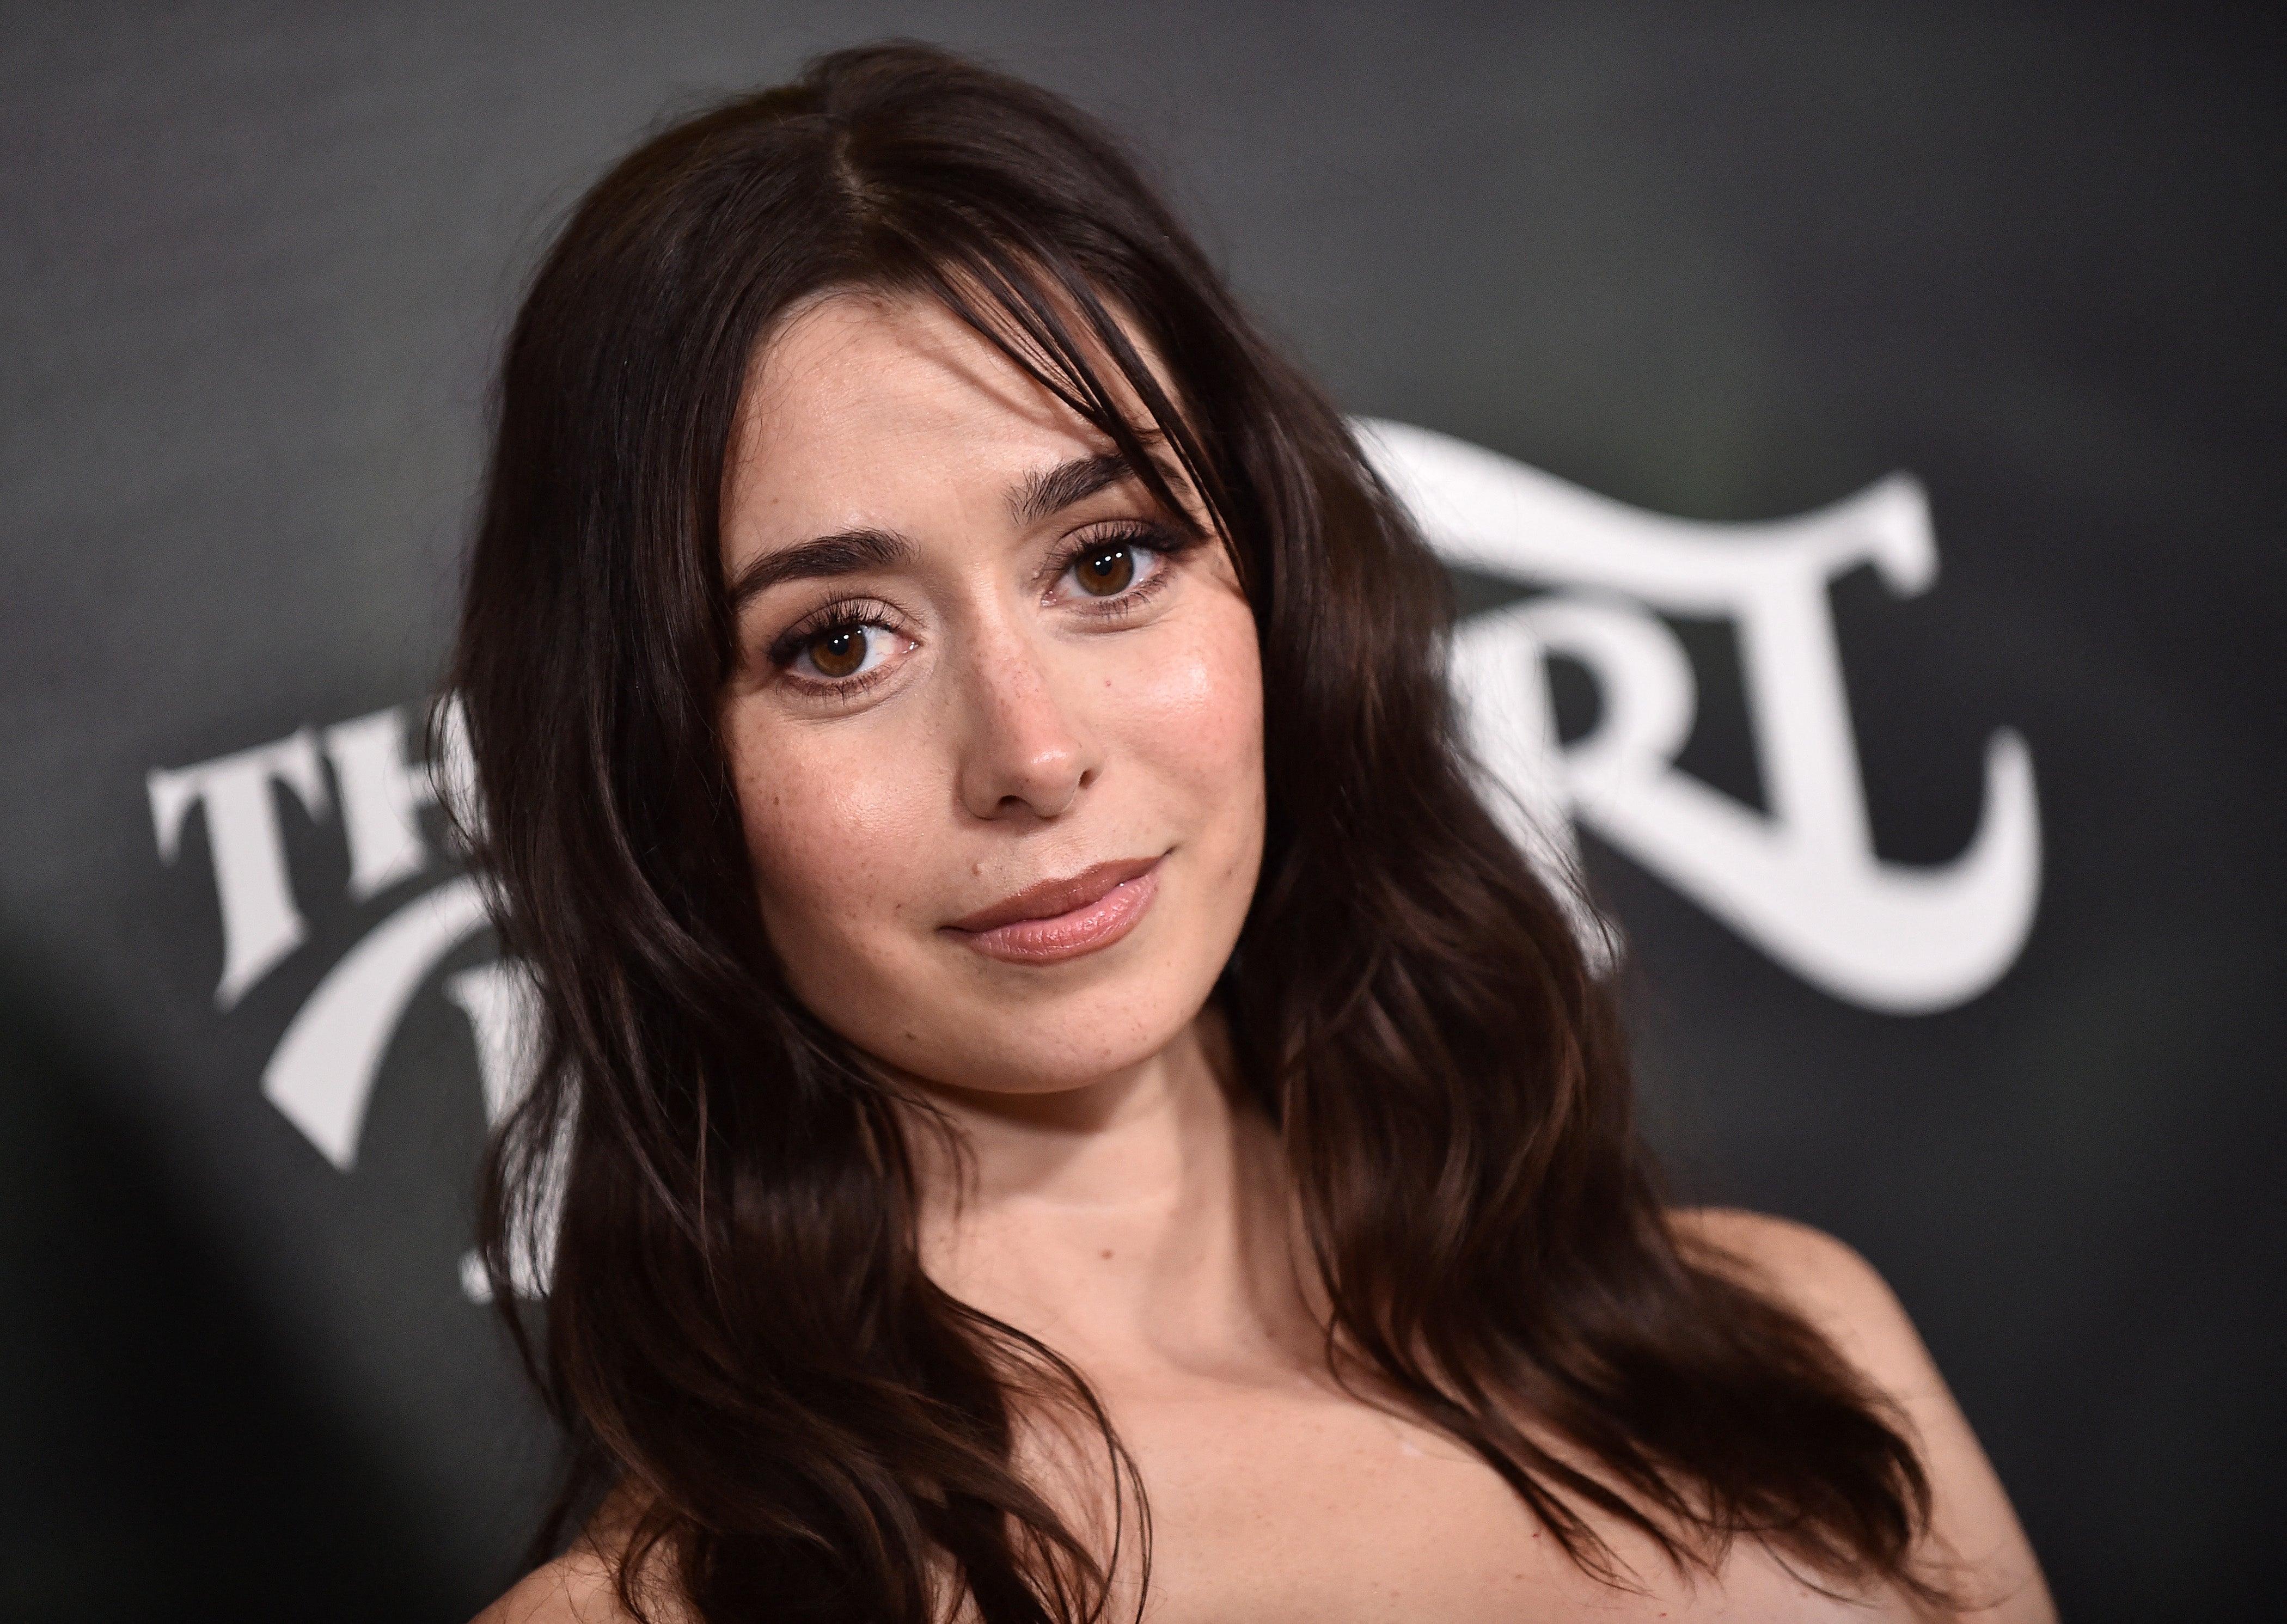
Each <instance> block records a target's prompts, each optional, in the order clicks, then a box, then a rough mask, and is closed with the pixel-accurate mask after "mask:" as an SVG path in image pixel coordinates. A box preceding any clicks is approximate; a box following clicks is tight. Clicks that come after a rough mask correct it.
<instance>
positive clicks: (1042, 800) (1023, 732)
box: [960, 627, 1103, 820]
mask: <svg viewBox="0 0 2287 1624" xmlns="http://www.w3.org/2000/svg"><path fill="white" fill-rule="evenodd" d="M1048 652H1049V651H1048V650H1042V649H1039V648H1036V647H1034V646H1033V643H1031V642H1030V641H1029V640H1028V639H1027V638H1025V636H1024V635H1022V633H1021V632H1020V631H1018V630H1017V628H1015V627H1005V628H1001V630H1000V631H998V632H997V633H996V634H994V635H988V636H985V637H982V638H980V639H978V640H977V642H976V643H975V644H974V645H973V658H972V659H971V660H970V661H969V672H968V674H967V676H968V681H967V682H964V683H963V684H962V687H963V689H964V690H965V691H964V692H963V694H962V696H961V706H962V708H963V710H964V711H965V713H966V714H965V716H964V718H963V721H964V724H965V725H964V726H963V727H962V728H961V729H960V736H961V765H960V786H961V805H962V807H963V808H966V809H967V811H968V812H969V816H972V817H978V818H990V819H994V820H1001V819H1009V818H1052V817H1060V816H1063V815H1064V813H1065V812H1067V811H1069V810H1071V808H1072V803H1073V802H1074V801H1076V800H1079V799H1080V792H1081V791H1082V790H1084V789H1086V788H1087V787H1088V785H1089V784H1092V783H1094V782H1095V780H1096V774H1097V773H1098V772H1099V771H1100V770H1101V769H1102V765H1103V763H1102V761H1101V759H1100V757H1099V754H1098V751H1097V745H1096V738H1095V736H1094V730H1093V729H1090V728H1088V726H1087V725H1086V721H1085V720H1084V718H1083V717H1082V716H1081V715H1080V714H1079V713H1078V706H1076V705H1075V704H1074V703H1073V702H1074V701H1076V700H1077V699H1079V698H1080V695H1079V694H1078V693H1077V692H1075V691H1073V690H1072V684H1073V683H1074V682H1077V680H1078V679H1077V678H1076V677H1073V676H1072V675H1069V674H1061V673H1059V672H1058V670H1057V669H1056V664H1055V662H1054V660H1053V658H1044V656H1047V655H1048Z"/></svg>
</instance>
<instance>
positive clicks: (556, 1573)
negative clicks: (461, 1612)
mask: <svg viewBox="0 0 2287 1624" xmlns="http://www.w3.org/2000/svg"><path fill="white" fill-rule="evenodd" d="M473 1624H633V1621H632V1620H631V1619H630V1618H629V1614H628V1612H627V1611H626V1610H625V1609H624V1608H622V1607H621V1605H620V1599H619V1596H618V1594H617V1593H616V1591H615V1590H614V1589H613V1581H612V1572H611V1568H610V1566H609V1565H608V1564H606V1563H605V1560H604V1559H603V1557H600V1556H598V1555H597V1554H596V1552H594V1551H593V1550H591V1549H574V1551H572V1552H571V1553H570V1554H568V1555H566V1556H562V1557H558V1558H557V1559H556V1560H555V1561H553V1562H551V1563H550V1564H548V1565H547V1566H545V1567H542V1568H536V1569H534V1571H533V1572H532V1573H527V1574H526V1575H525V1576H524V1578H523V1579H522V1580H521V1581H518V1584H517V1586H516V1588H515V1589H512V1590H510V1592H509V1593H508V1594H507V1595H506V1596H502V1597H501V1598H500V1600H498V1601H496V1602H495V1603H494V1604H492V1605H491V1606H489V1607H487V1608H486V1609H485V1610H484V1611H483V1612H480V1613H479V1614H478V1615H477V1616H476V1619H475V1620H473Z"/></svg>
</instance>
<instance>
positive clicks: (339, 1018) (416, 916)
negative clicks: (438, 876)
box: [262, 877, 485, 1172]
mask: <svg viewBox="0 0 2287 1624" xmlns="http://www.w3.org/2000/svg"><path fill="white" fill-rule="evenodd" d="M484 923H485V904H484V899H483V897H482V895H480V894H479V891H478V889H477V882H476V881H475V880H473V879H468V878H466V877H463V878H461V879H451V880H447V881H446V883H445V884H443V885H441V886H439V887H437V888H436V889H434V890H432V891H425V892H423V894H422V895H419V896H417V897H415V898H414V899H413V900H412V901H411V902H409V903H406V904H405V905H404V906H403V907H402V908H400V909H399V910H398V911H396V912H395V913H393V914H392V915H391V916H390V917H389V918H386V919H384V920H383V921H382V923H381V924H379V925H378V926H375V927H374V929H373V930H372V932H371V933H370V934H368V935H367V936H366V938H365V940H364V941H362V942H359V943H358V944H357V946H355V947H354V948H352V949H351V950H350V951H349V952H348V953H347V954H346V955H345V956H344V958H343V959H342V961H341V962H340V963H339V964H337V965H336V966H334V967H333V969H332V970H330V971H329V972H328V973H327V975H326V979H325V980H324V981H320V982H319V983H318V989H317V990H316V991H315V992H313V993H312V994H311V995H310V997H309V1000H308V1001H307V1002H306V1003H305V1004H304V1005H302V1007H301V1009H300V1010H299V1011H297V1013H296V1014H295V1016H294V1019H293V1021H292V1022H291V1023H289V1025H288V1027H287V1028H286V1031H285V1035H284V1036H283V1037H280V1038H279V1040H278V1046H277V1048H276V1049H274V1050H273V1051H272V1052H271V1055H270V1063H269V1065H267V1066H266V1067H265V1068H263V1072H262V1092H263V1094H264V1096H265V1098H266V1099H268V1100H269V1101H270V1103H271V1104H273V1105H274V1106H276V1107H277V1108H279V1110H281V1112H283V1113H284V1114H285V1116H286V1119H287V1120H288V1121H289V1122H290V1123H293V1124H294V1125H295V1126H296V1127H297V1128H299V1129H300V1130H301V1131H302V1132H303V1134H304V1136H305V1137H306V1138H307V1139H309V1141H310V1142H311V1143H312V1144H313V1145H315V1146H316V1147H318V1149H319V1150H320V1152H321V1153H322V1154H323V1155H325V1158H326V1159H327V1160H328V1161H329V1162H331V1163H333V1164H334V1165H335V1166H336V1167H338V1168H340V1169H341V1170H342V1171H344V1172H347V1171H349V1170H350V1169H351V1168H352V1167H353V1166H355V1165H356V1163H357V1147H358V1136H359V1134H360V1131H363V1129H364V1126H365V1113H366V1104H367V1102H368V1100H370V1099H371V1098H372V1096H373V1084H374V1078H375V1076H376V1074H377V1073H378V1072H379V1071H380V1069H381V1062H382V1059H383V1057H384V1055H385V1054H386V1053H387V1052H388V1049H389V1040H390V1038H391V1037H392V1036H394V1035H395V1033H396V1031H397V1023H398V1021H399V1020H400V1019H401V1018H402V1017H403V1015H404V1013H405V1006H406V1005H407V1004H408V1003H409V1002H411V1000H412V997H413V995H414V993H415V992H416V991H418V990H419V989H420V987H421V983H422V982H423V981H424V980H426V979H427V978H428V975H429V974H430V972H431V970H433V969H435V968H436V966H437V963H438V961H439V959H441V958H444V957H445V955H446V954H447V953H449V952H451V951H452V950H454V949H455V947H457V946H459V945H460V943H461V942H463V941H465V940H466V939H467V938H468V937H470V936H471V935H472V934H475V933H476V931H477V930H478V929H479V927H480V926H483V925H484Z"/></svg>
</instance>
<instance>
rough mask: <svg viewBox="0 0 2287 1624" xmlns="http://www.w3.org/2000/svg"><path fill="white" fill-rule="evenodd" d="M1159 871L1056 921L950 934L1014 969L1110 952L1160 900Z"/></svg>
mask: <svg viewBox="0 0 2287 1624" xmlns="http://www.w3.org/2000/svg"><path fill="white" fill-rule="evenodd" d="M1156 895H1159V870H1158V869H1157V868H1156V867H1154V868H1151V869H1146V870H1145V871H1144V872H1143V873H1141V874H1138V875H1137V876H1136V878H1135V879H1123V880H1121V881H1120V883H1119V884H1118V885H1116V886H1114V887H1112V889H1111V890H1109V891H1106V892H1105V893H1104V895H1102V896H1099V897H1097V898H1096V901H1094V902H1092V903H1088V904H1087V905H1086V906H1084V907H1080V908H1075V909H1073V910H1072V911H1071V912H1070V913H1060V914H1058V915H1056V918H1052V919H1018V920H1017V921H1016V922H1015V923H1014V924H1010V925H996V926H993V928H992V929H991V930H952V929H951V927H950V926H948V927H947V928H948V930H949V931H950V933H951V934H953V935H954V936H957V937H959V938H960V939H961V944H962V945H963V946H965V947H970V948H974V949H976V950H977V951H978V952H980V953H982V954H984V955H985V958H999V959H1004V960H1006V961H1007V962H1009V963H1010V964H1019V965H1052V964H1056V963H1058V962H1060V961H1061V960H1064V959H1066V958H1079V957H1080V955H1082V954H1083V953H1094V952H1096V951H1099V950H1102V949H1104V948H1108V947H1110V946H1111V945H1112V943H1113V942H1117V941H1119V940H1120V938H1121V937H1122V936H1125V935H1126V934H1128V932H1129V931H1131V930H1134V929H1135V928H1136V921H1137V920H1138V919H1141V918H1143V917H1144V910H1145V909H1147V908H1149V907H1150V906H1151V899H1152V898H1153V897H1154V896H1156Z"/></svg>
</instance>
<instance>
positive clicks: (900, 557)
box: [731, 530, 921, 613]
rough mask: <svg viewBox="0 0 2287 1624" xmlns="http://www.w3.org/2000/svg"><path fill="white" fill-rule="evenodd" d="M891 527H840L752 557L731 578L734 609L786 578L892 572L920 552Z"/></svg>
mask: <svg viewBox="0 0 2287 1624" xmlns="http://www.w3.org/2000/svg"><path fill="white" fill-rule="evenodd" d="M920 550H921V549H920V548H916V547H915V546H914V544H913V543H912V542H911V541H909V540H906V538H905V537H903V536H901V535H899V534H898V533H897V532H895V531H890V530H838V531H835V532H834V533H833V534H832V535H830V536H816V537H813V538H811V540H808V541H802V542H797V543H796V544H795V545H794V546H793V547H782V548H779V550H778V551H776V552H774V553H764V555H763V556H761V557H760V558H756V559H751V560H749V561H748V563H747V564H746V565H745V566H744V567H743V568H741V569H740V571H739V572H738V573H737V574H735V575H733V576H732V578H731V608H732V612H733V613H735V612H737V611H739V610H740V609H741V608H743V607H745V606H746V604H747V603H748V602H749V601H750V600H751V599H753V598H755V597H757V596H759V595H761V594H763V593H765V592H768V591H769V590H770V589H771V588H772V587H777V586H781V585H783V584H784V583H786V582H787V581H790V580H818V579H830V578H831V577H834V576H836V575H855V574H857V573H858V572H859V571H861V570H894V569H896V568H897V567H898V565H900V564H911V563H912V562H913V560H914V557H915V556H917V555H918V553H919V552H920Z"/></svg>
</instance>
